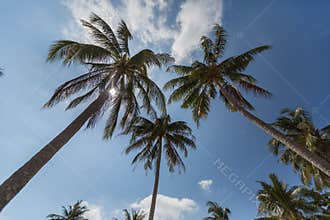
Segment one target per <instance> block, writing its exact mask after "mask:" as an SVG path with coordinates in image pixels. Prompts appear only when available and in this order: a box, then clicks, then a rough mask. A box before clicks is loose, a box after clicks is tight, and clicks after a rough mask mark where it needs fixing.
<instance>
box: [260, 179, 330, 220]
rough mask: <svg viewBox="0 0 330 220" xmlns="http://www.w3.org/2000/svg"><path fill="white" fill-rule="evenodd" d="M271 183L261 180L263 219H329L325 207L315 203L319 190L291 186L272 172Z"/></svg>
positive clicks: (261, 210)
mask: <svg viewBox="0 0 330 220" xmlns="http://www.w3.org/2000/svg"><path fill="white" fill-rule="evenodd" d="M269 178H270V180H271V184H268V183H266V182H262V181H260V182H259V183H260V184H261V187H262V189H261V190H259V191H258V195H257V198H258V200H259V207H258V214H259V215H264V216H265V217H261V218H258V220H261V219H279V220H306V219H314V220H316V219H320V220H321V219H329V218H328V217H329V216H328V215H326V214H322V213H323V211H324V210H323V208H322V206H320V205H317V204H316V203H315V198H317V196H318V195H319V194H318V193H317V192H315V191H312V190H309V189H307V188H306V187H305V186H299V187H298V186H293V187H289V186H288V185H287V184H285V183H284V182H281V181H280V180H279V179H278V178H277V176H276V175H275V174H270V175H269Z"/></svg>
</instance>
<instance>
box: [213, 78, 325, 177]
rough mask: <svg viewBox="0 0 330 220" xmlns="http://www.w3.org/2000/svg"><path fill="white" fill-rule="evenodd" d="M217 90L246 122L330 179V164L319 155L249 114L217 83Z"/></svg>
mask: <svg viewBox="0 0 330 220" xmlns="http://www.w3.org/2000/svg"><path fill="white" fill-rule="evenodd" d="M218 86H219V89H220V91H221V93H222V94H223V96H224V97H225V98H226V99H227V100H229V101H230V103H231V104H232V105H233V106H234V107H235V108H236V109H237V111H239V112H240V113H241V114H242V115H243V116H245V117H246V118H247V119H248V120H250V121H251V122H252V123H253V124H255V125H256V126H257V127H259V128H261V129H262V130H263V131H264V132H266V133H267V134H269V135H270V136H272V137H273V138H275V139H277V140H279V141H280V142H282V143H283V144H284V145H285V146H287V147H288V148H289V149H290V150H292V151H294V152H295V153H297V154H298V155H299V156H301V157H302V158H304V159H305V160H307V161H309V162H310V163H311V164H312V165H313V166H315V167H317V168H318V169H320V170H321V171H322V172H323V173H325V174H326V175H327V176H329V177H330V163H329V162H328V161H326V160H325V159H323V158H322V157H320V156H319V155H317V154H315V153H313V152H311V151H309V150H308V149H307V148H306V147H305V146H304V145H301V144H299V143H297V142H295V141H293V140H292V139H291V138H289V137H287V136H285V135H284V134H282V133H281V132H279V131H278V130H277V129H275V128H274V127H273V126H271V125H270V124H267V123H266V122H264V121H263V120H261V119H259V118H258V117H256V116H255V115H253V114H251V113H250V112H249V111H247V110H246V109H244V108H243V107H242V106H241V104H240V103H238V102H237V101H236V100H235V99H234V98H232V96H231V94H230V93H228V92H227V91H226V89H225V88H224V87H223V86H222V85H221V84H220V83H218Z"/></svg>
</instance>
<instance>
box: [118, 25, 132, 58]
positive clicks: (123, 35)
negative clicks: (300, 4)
mask: <svg viewBox="0 0 330 220" xmlns="http://www.w3.org/2000/svg"><path fill="white" fill-rule="evenodd" d="M117 36H118V43H119V46H120V49H121V51H122V52H124V53H127V54H128V55H129V48H128V41H129V40H132V39H133V36H132V34H131V32H130V31H129V30H128V28H127V25H126V23H125V22H124V21H123V20H121V21H120V23H119V27H118V30H117Z"/></svg>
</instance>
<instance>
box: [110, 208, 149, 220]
mask: <svg viewBox="0 0 330 220" xmlns="http://www.w3.org/2000/svg"><path fill="white" fill-rule="evenodd" d="M123 213H124V216H125V218H124V220H143V219H145V217H146V214H145V213H144V212H143V211H140V212H138V211H136V210H132V213H131V214H130V213H129V211H128V210H127V209H124V210H123ZM113 220H118V219H117V218H113Z"/></svg>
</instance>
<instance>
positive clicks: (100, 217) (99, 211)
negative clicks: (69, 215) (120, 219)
mask: <svg viewBox="0 0 330 220" xmlns="http://www.w3.org/2000/svg"><path fill="white" fill-rule="evenodd" d="M83 205H85V206H87V207H88V210H89V211H88V212H86V213H85V215H84V217H85V218H87V219H93V220H104V219H105V218H104V214H103V208H102V207H101V206H98V205H94V204H89V203H88V202H85V201H84V202H83Z"/></svg>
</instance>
